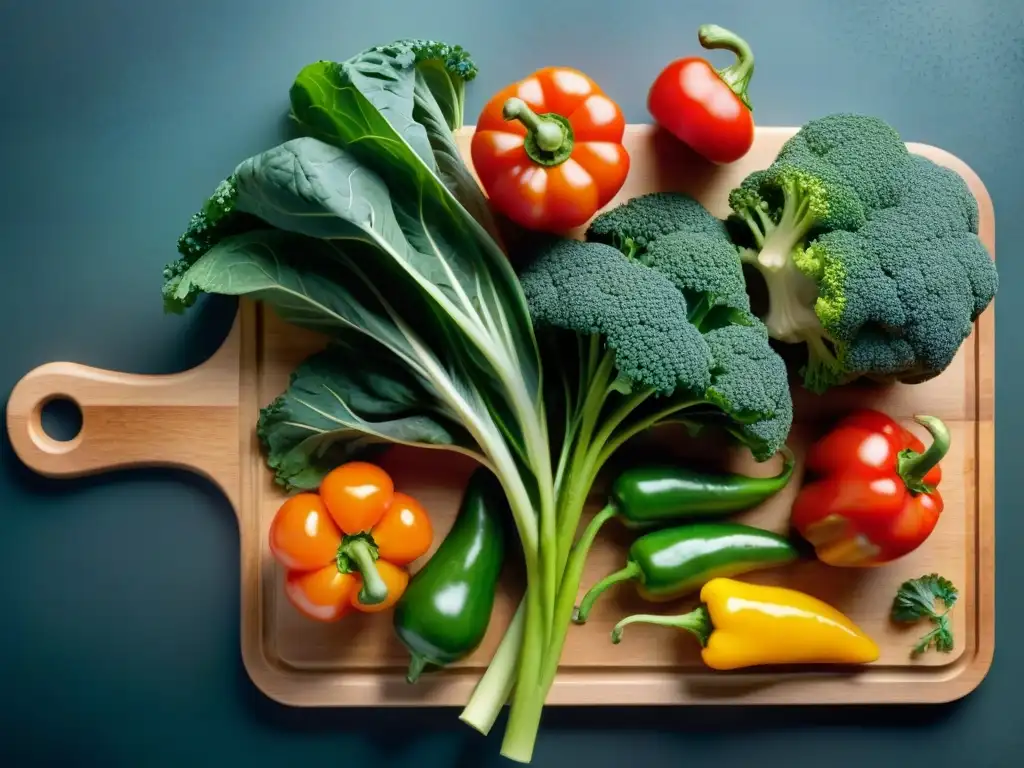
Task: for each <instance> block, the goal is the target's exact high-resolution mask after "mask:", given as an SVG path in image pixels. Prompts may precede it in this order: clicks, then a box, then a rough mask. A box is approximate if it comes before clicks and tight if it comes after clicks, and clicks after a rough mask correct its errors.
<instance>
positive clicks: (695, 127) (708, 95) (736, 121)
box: [647, 24, 754, 164]
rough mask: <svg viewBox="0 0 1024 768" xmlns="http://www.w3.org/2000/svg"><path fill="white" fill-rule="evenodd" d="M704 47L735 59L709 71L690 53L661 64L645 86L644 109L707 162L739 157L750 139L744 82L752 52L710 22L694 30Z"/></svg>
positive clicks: (751, 65) (751, 69)
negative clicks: (729, 53) (729, 63)
mask: <svg viewBox="0 0 1024 768" xmlns="http://www.w3.org/2000/svg"><path fill="white" fill-rule="evenodd" d="M697 37H698V40H699V41H700V44H701V45H702V46H703V47H704V48H708V49H715V48H725V49H726V50H729V51H732V52H733V53H735V54H736V62H735V63H734V64H732V65H731V66H728V67H725V68H724V69H720V70H715V69H714V68H713V67H712V66H711V64H710V63H708V61H707V60H706V59H703V58H700V57H697V56H690V57H686V58H682V59H677V60H675V61H673V62H672V63H671V64H669V65H668V66H667V67H665V69H664V70H662V72H661V73H660V74H659V75H658V77H657V78H656V79H655V80H654V83H653V84H652V85H651V89H650V92H649V93H648V96H647V108H648V110H649V111H650V113H651V116H652V117H654V119H655V121H657V123H658V124H659V125H661V126H662V127H663V128H665V129H666V130H668V131H669V132H671V133H672V134H673V135H674V136H675V137H676V138H678V139H679V140H680V141H682V142H684V143H685V144H687V145H689V146H690V148H691V149H693V150H694V151H695V152H697V153H698V154H699V155H702V156H703V157H704V158H705V159H707V160H710V161H711V162H713V163H719V164H723V163H731V162H733V161H735V160H739V159H740V158H741V157H743V156H744V155H745V154H747V152H748V151H749V150H750V147H751V145H752V144H753V143H754V117H753V115H752V114H751V108H750V100H749V98H748V97H747V86H748V85H749V83H750V78H751V76H752V75H753V74H754V54H753V52H752V51H751V50H750V46H749V45H747V43H746V42H745V41H744V40H742V39H741V38H740V37H739V36H737V35H736V34H734V33H733V32H730V31H729V30H727V29H723V28H722V27H719V26H717V25H715V24H704V25H703V26H701V27H700V29H699V30H698V33H697Z"/></svg>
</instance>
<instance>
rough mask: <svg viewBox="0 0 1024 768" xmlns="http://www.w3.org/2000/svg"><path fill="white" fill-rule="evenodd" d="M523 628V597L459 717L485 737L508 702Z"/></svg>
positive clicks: (514, 677)
mask: <svg viewBox="0 0 1024 768" xmlns="http://www.w3.org/2000/svg"><path fill="white" fill-rule="evenodd" d="M525 627H526V598H523V599H522V600H520V601H519V607H518V608H516V612H515V614H514V615H513V616H512V621H511V622H510V623H509V625H508V628H507V629H506V630H505V635H504V637H502V638H501V642H500V643H499V644H498V650H496V651H495V652H494V656H493V657H492V658H491V663H490V664H488V666H487V670H486V671H485V672H484V674H483V677H481V678H480V679H479V680H478V681H477V684H476V687H475V688H474V689H473V695H472V696H470V697H469V701H468V702H467V703H466V706H465V707H464V708H463V710H462V714H460V715H459V719H460V720H461V721H462V722H464V723H466V724H467V725H469V726H470V727H471V728H475V729H476V730H478V731H479V732H480V733H482V734H483V735H484V736H486V735H487V734H488V733H490V731H491V728H492V727H493V726H494V721H495V720H497V719H498V713H499V712H501V708H502V707H503V706H505V704H506V703H507V702H508V699H509V696H510V695H511V694H512V689H513V687H514V686H515V680H516V670H517V669H518V666H517V664H516V661H517V660H518V658H519V651H520V649H521V648H522V645H523V631H524V629H525Z"/></svg>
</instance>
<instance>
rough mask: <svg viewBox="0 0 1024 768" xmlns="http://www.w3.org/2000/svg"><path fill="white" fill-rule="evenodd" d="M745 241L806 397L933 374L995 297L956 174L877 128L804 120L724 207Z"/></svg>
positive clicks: (851, 118)
mask: <svg viewBox="0 0 1024 768" xmlns="http://www.w3.org/2000/svg"><path fill="white" fill-rule="evenodd" d="M730 205H731V206H732V208H733V211H734V214H733V216H732V217H730V221H731V222H733V223H734V222H742V223H744V224H746V225H747V228H748V229H749V230H750V232H751V239H752V240H753V242H754V244H755V245H754V247H753V248H750V249H748V250H746V251H744V253H743V258H744V261H746V262H748V263H749V264H751V265H752V266H754V267H755V268H756V269H757V270H758V271H759V272H760V273H761V274H762V276H763V277H764V279H765V284H766V288H767V292H768V301H769V310H768V313H767V315H766V316H765V318H764V320H765V323H766V325H767V327H768V330H769V334H770V335H771V336H772V338H775V339H779V340H781V341H785V342H789V343H803V344H806V345H807V352H808V362H807V365H806V367H805V368H804V370H803V375H804V384H805V386H807V387H808V388H809V389H812V390H814V391H818V392H822V391H824V390H825V389H827V388H828V387H831V386H836V385H838V384H843V383H846V382H848V381H852V380H854V379H856V378H859V377H860V376H868V377H871V378H875V379H882V380H899V381H908V382H909V381H923V380H925V379H926V378H930V377H932V376H935V375H937V374H938V373H941V371H942V370H943V369H945V367H946V366H948V365H949V363H950V362H951V361H952V359H953V357H954V355H955V354H956V352H957V350H958V349H959V347H960V345H961V344H962V343H963V341H964V340H965V339H966V338H967V336H968V335H969V334H970V332H971V328H972V324H973V322H974V320H975V319H977V316H978V315H979V314H980V313H981V312H982V311H984V309H985V308H986V307H987V306H988V305H989V303H990V302H991V301H992V298H993V297H994V296H995V292H996V289H997V287H998V278H997V275H996V271H995V267H994V265H993V263H992V261H991V259H990V258H989V255H988V253H987V251H986V250H985V248H984V246H983V244H982V243H981V241H980V240H979V238H978V236H977V232H978V205H977V201H976V200H975V199H974V197H973V195H972V194H971V192H970V189H969V188H968V187H967V185H966V183H965V182H964V180H963V179H962V178H961V177H960V175H959V174H957V173H956V172H954V171H952V170H950V169H948V168H944V167H942V166H939V165H937V164H936V163H934V162H932V161H931V160H928V159H927V158H923V157H920V156H917V155H912V154H910V153H909V152H908V150H907V148H906V145H905V144H904V143H903V142H902V140H901V139H900V137H899V134H898V133H897V132H896V131H895V130H894V129H893V128H892V127H890V126H889V125H887V124H886V123H884V122H883V121H881V120H878V119H877V118H872V117H865V116H860V115H850V114H837V115H829V116H827V117H824V118H820V119H817V120H812V121H811V122H809V123H807V124H806V125H805V126H804V127H803V128H801V129H800V131H799V132H798V133H797V134H796V135H794V136H793V137H792V138H791V139H790V140H789V141H787V142H786V144H785V145H784V146H783V148H782V150H781V151H780V152H779V155H778V158H777V159H776V160H775V162H774V163H773V164H772V165H771V166H770V167H769V168H767V169H765V170H763V171H756V172H754V173H752V174H751V175H750V176H748V178H747V179H746V180H744V182H743V183H742V184H741V185H740V186H739V187H738V188H737V189H735V190H733V192H732V194H731V195H730Z"/></svg>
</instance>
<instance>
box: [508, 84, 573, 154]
mask: <svg viewBox="0 0 1024 768" xmlns="http://www.w3.org/2000/svg"><path fill="white" fill-rule="evenodd" d="M501 115H502V117H504V118H505V119H506V120H518V121H519V122H520V123H522V124H523V125H524V126H526V139H525V141H524V142H523V149H524V150H525V151H526V154H527V155H528V156H529V157H530V159H531V160H533V161H534V162H535V163H538V164H539V165H546V166H555V165H560V164H561V163H564V162H565V161H566V160H568V159H569V156H570V155H571V154H572V147H573V143H574V139H573V132H572V125H570V123H569V121H568V120H567V119H566V118H565V117H563V116H562V115H556V114H554V113H552V112H549V113H547V114H544V115H538V114H537V113H536V112H534V111H533V110H532V109H530V107H529V106H527V104H526V102H525V101H523V100H522V99H520V98H519V97H518V96H512V97H511V98H510V99H508V100H507V101H506V102H505V104H504V106H503V107H502V109H501Z"/></svg>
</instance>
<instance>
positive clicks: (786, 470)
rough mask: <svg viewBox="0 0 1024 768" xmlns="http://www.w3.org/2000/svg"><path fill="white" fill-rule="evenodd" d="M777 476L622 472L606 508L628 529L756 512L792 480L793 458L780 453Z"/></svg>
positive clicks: (643, 469)
mask: <svg viewBox="0 0 1024 768" xmlns="http://www.w3.org/2000/svg"><path fill="white" fill-rule="evenodd" d="M780 453H781V454H782V458H783V462H784V463H783V467H782V471H781V472H779V474H777V475H774V476H772V477H747V476H746V475H738V474H733V473H706V472H697V471H695V470H692V469H689V468H687V467H679V466H671V467H670V466H654V467H636V468H633V469H627V470H626V471H625V472H623V473H622V474H621V475H619V476H618V477H617V478H615V482H614V483H613V484H612V491H611V497H610V498H609V500H608V507H606V509H608V508H611V510H612V514H611V515H610V516H614V517H617V518H618V519H619V520H620V521H621V522H622V524H623V525H625V526H626V527H628V528H649V527H653V526H657V525H668V524H672V523H674V522H676V521H679V520H681V519H683V518H690V517H724V516H726V515H731V514H733V513H735V512H742V511H743V510H746V509H750V508H751V507H756V506H757V505H758V504H760V503H761V502H763V501H765V500H766V499H768V498H769V497H771V496H774V495H775V494H776V493H778V492H779V491H781V490H782V489H783V488H785V487H786V484H787V483H789V480H790V478H791V477H792V475H793V466H794V464H795V458H794V456H793V452H792V451H790V450H789V448H787V447H785V446H783V447H782V449H780Z"/></svg>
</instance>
